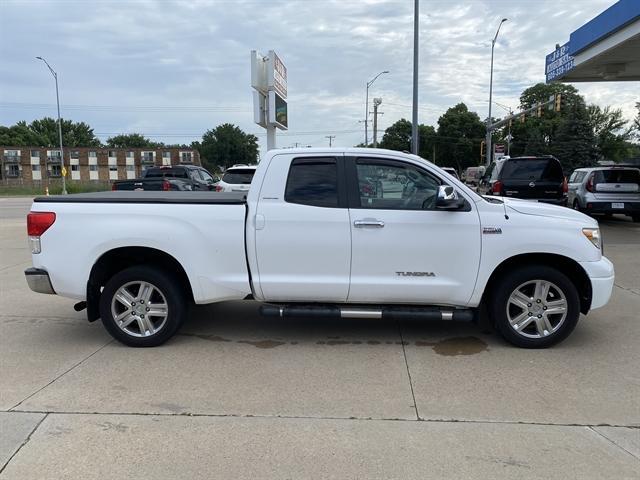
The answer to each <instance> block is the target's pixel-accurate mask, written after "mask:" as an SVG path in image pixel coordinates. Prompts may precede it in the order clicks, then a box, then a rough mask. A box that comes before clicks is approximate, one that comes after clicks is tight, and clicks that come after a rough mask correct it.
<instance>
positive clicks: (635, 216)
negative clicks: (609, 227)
mask: <svg viewBox="0 0 640 480" xmlns="http://www.w3.org/2000/svg"><path fill="white" fill-rule="evenodd" d="M631 219H632V220H633V221H634V222H636V223H639V222H640V214H638V213H634V214H633V215H631Z"/></svg>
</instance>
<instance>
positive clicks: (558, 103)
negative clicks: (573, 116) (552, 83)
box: [555, 93, 562, 112]
mask: <svg viewBox="0 0 640 480" xmlns="http://www.w3.org/2000/svg"><path fill="white" fill-rule="evenodd" d="M561 106H562V94H561V93H556V108H555V110H556V112H559V111H560V107H561Z"/></svg>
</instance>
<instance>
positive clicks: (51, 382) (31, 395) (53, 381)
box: [8, 340, 115, 413]
mask: <svg viewBox="0 0 640 480" xmlns="http://www.w3.org/2000/svg"><path fill="white" fill-rule="evenodd" d="M114 341H115V340H109V341H108V342H107V343H105V344H104V345H102V346H101V347H100V348H99V349H97V350H96V351H95V352H93V353H91V354H90V355H88V356H87V357H85V358H83V359H82V360H80V361H79V362H78V363H76V364H74V365H72V366H71V367H70V368H68V369H67V370H65V371H64V372H62V373H61V374H60V375H58V376H57V377H56V378H54V379H53V380H51V381H50V382H49V383H47V384H46V385H44V386H43V387H40V388H39V389H38V390H36V391H35V392H33V393H32V394H30V395H29V396H27V397H25V398H23V399H22V400H20V401H19V402H18V403H16V404H15V405H14V406H13V407H11V408H10V409H9V410H8V411H9V412H12V411H16V410H14V409H15V408H17V407H19V406H20V405H22V404H23V403H24V402H26V401H27V400H29V399H30V398H31V397H33V396H34V395H37V394H38V393H40V392H41V391H42V390H44V389H45V388H47V387H48V386H49V385H52V384H53V383H55V382H56V381H57V380H58V379H60V378H62V377H63V376H65V375H66V374H67V373H69V372H70V371H71V370H73V369H75V368H76V367H78V366H80V365H82V364H83V363H84V362H85V361H87V360H89V359H90V358H91V357H93V356H94V355H95V354H96V353H98V352H99V351H100V350H102V349H103V348H105V347H106V346H108V345H110V344H111V343H113V342H114ZM46 413H50V412H46Z"/></svg>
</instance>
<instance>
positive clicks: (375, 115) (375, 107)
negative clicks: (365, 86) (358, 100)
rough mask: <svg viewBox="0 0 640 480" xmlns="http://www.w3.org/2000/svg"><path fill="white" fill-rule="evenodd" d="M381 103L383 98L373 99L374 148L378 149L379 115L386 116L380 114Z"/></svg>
mask: <svg viewBox="0 0 640 480" xmlns="http://www.w3.org/2000/svg"><path fill="white" fill-rule="evenodd" d="M381 103H382V99H381V98H374V99H373V148H378V115H384V114H383V113H382V112H378V107H379V106H380V104H381Z"/></svg>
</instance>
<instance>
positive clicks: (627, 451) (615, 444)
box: [587, 426, 640, 460]
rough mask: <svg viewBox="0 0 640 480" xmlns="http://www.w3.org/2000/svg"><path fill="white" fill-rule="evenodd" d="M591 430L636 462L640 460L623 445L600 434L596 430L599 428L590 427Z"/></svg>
mask: <svg viewBox="0 0 640 480" xmlns="http://www.w3.org/2000/svg"><path fill="white" fill-rule="evenodd" d="M587 428H588V429H589V430H591V431H592V432H594V433H596V434H597V435H600V436H601V437H602V438H604V439H605V440H606V441H607V442H609V443H611V444H612V445H614V446H615V447H617V448H619V449H620V450H622V451H623V452H626V453H628V454H629V455H631V456H632V457H633V458H635V459H636V460H640V458H638V457H637V456H636V455H634V454H633V453H632V452H630V451H629V450H627V449H626V448H624V447H623V446H622V445H619V444H617V443H616V442H615V441H613V440H611V439H610V438H609V437H607V436H606V435H605V434H604V433H602V432H599V431H598V430H596V428H597V426H596V427H594V426H588V427H587Z"/></svg>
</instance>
